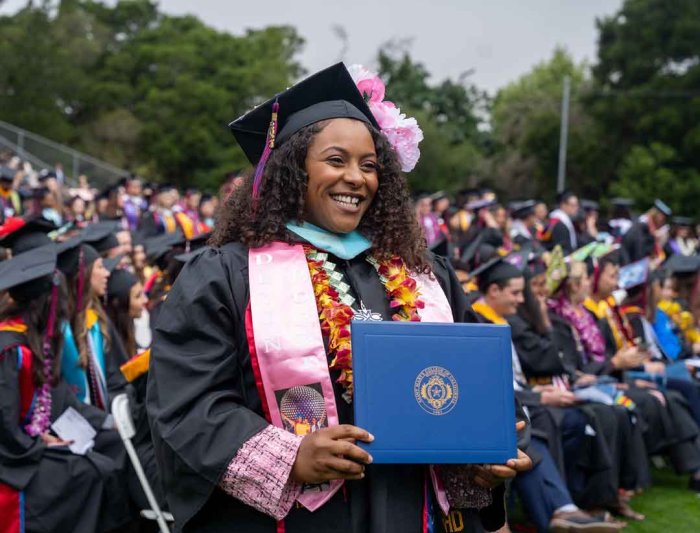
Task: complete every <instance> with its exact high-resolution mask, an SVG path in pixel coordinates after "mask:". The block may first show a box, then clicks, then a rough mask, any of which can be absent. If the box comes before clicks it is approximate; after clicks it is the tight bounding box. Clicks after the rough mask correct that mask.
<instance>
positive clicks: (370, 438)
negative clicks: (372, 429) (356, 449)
mask: <svg viewBox="0 0 700 533" xmlns="http://www.w3.org/2000/svg"><path fill="white" fill-rule="evenodd" d="M373 440H374V435H372V434H371V433H369V441H370V442H372V441H373Z"/></svg>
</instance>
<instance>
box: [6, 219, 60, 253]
mask: <svg viewBox="0 0 700 533" xmlns="http://www.w3.org/2000/svg"><path fill="white" fill-rule="evenodd" d="M16 220H17V219H16ZM7 224H10V222H9V221H8V222H7ZM54 230H56V225H55V224H54V223H53V222H51V221H49V220H46V219H45V218H43V217H40V216H39V217H33V218H29V219H18V220H17V227H16V229H14V230H12V231H11V232H10V233H8V234H6V235H5V236H4V237H2V238H1V239H0V246H3V247H5V248H10V249H11V250H12V255H19V254H21V253H23V252H26V251H28V250H31V249H33V248H39V247H41V246H46V245H47V244H51V242H52V241H51V239H49V237H48V235H47V233H50V232H52V231H54Z"/></svg>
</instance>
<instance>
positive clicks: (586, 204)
mask: <svg viewBox="0 0 700 533" xmlns="http://www.w3.org/2000/svg"><path fill="white" fill-rule="evenodd" d="M581 208H583V210H584V211H600V204H599V203H598V202H596V201H595V200H581Z"/></svg>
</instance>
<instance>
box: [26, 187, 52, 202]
mask: <svg viewBox="0 0 700 533" xmlns="http://www.w3.org/2000/svg"><path fill="white" fill-rule="evenodd" d="M50 192H51V189H49V188H48V187H43V186H40V187H32V188H31V189H20V191H19V195H20V196H21V197H22V199H23V200H31V199H37V200H41V199H43V198H44V197H45V196H46V195H47V194H49V193H50Z"/></svg>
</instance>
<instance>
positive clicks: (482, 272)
mask: <svg viewBox="0 0 700 533" xmlns="http://www.w3.org/2000/svg"><path fill="white" fill-rule="evenodd" d="M522 276H523V272H522V271H521V270H520V269H519V268H518V267H516V266H515V265H513V264H511V263H509V262H508V261H505V260H504V259H503V258H502V257H494V258H492V259H491V260H490V261H487V262H486V263H484V264H483V265H481V266H480V267H479V268H477V269H476V270H475V271H474V272H470V273H469V278H477V280H478V282H479V287H484V288H485V287H488V286H489V285H491V284H492V283H498V282H500V281H506V280H509V279H513V278H519V277H522Z"/></svg>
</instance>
